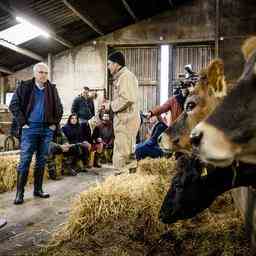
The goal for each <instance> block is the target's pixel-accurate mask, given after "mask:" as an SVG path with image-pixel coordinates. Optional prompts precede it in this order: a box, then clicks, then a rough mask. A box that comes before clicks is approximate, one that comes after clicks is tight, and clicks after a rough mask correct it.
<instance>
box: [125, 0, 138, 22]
mask: <svg viewBox="0 0 256 256" xmlns="http://www.w3.org/2000/svg"><path fill="white" fill-rule="evenodd" d="M122 2H123V5H124V7H125V9H126V10H127V12H128V13H129V14H130V15H131V16H132V18H133V19H134V21H138V18H137V16H136V15H135V13H134V12H133V10H132V9H131V7H130V5H129V4H128V3H127V1H126V0H122Z"/></svg>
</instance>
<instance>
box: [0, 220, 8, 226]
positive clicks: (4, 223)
mask: <svg viewBox="0 0 256 256" xmlns="http://www.w3.org/2000/svg"><path fill="white" fill-rule="evenodd" d="M6 224H7V221H6V219H2V218H0V228H2V227H4V226H5V225H6Z"/></svg>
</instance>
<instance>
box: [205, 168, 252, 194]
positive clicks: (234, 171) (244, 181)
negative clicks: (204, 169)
mask: <svg viewBox="0 0 256 256" xmlns="http://www.w3.org/2000/svg"><path fill="white" fill-rule="evenodd" d="M202 181H203V186H204V187H205V191H208V192H209V193H210V192H212V194H214V195H216V196H218V195H220V194H222V193H224V192H226V191H228V190H231V189H233V188H237V187H248V186H251V185H256V165H253V164H245V163H239V165H238V166H235V167H234V166H229V167H225V168H220V167H216V168H215V169H214V170H213V171H210V172H208V174H207V175H206V176H203V177H202ZM208 192H207V193H208Z"/></svg>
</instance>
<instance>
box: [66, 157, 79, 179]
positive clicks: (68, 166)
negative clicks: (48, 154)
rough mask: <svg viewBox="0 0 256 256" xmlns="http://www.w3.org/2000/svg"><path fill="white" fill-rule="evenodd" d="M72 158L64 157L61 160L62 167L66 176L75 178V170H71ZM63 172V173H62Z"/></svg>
mask: <svg viewBox="0 0 256 256" xmlns="http://www.w3.org/2000/svg"><path fill="white" fill-rule="evenodd" d="M73 162H74V160H73V158H72V157H70V156H68V157H65V158H64V159H63V165H64V170H66V171H67V174H68V175H70V176H76V175H77V172H76V170H75V169H74V168H73V165H72V164H73ZM63 172H64V171H63Z"/></svg>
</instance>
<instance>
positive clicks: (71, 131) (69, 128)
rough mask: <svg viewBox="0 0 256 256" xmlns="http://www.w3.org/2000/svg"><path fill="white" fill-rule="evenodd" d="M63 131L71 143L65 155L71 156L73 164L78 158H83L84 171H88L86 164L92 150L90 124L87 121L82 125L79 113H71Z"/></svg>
mask: <svg viewBox="0 0 256 256" xmlns="http://www.w3.org/2000/svg"><path fill="white" fill-rule="evenodd" d="M62 131H63V133H64V135H65V136H66V138H67V140H68V143H69V144H70V145H71V147H70V149H69V150H68V151H67V152H65V155H68V156H69V157H70V159H71V164H72V166H74V165H75V164H76V162H77V160H82V162H83V165H84V168H83V170H82V171H86V169H85V166H86V165H87V162H88V158H89V152H90V150H91V130H90V127H89V125H88V124H87V123H83V124H81V125H80V123H79V121H78V118H77V115H76V114H71V115H70V116H69V118H68V121H67V123H66V125H65V126H64V127H63V128H62Z"/></svg>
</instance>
